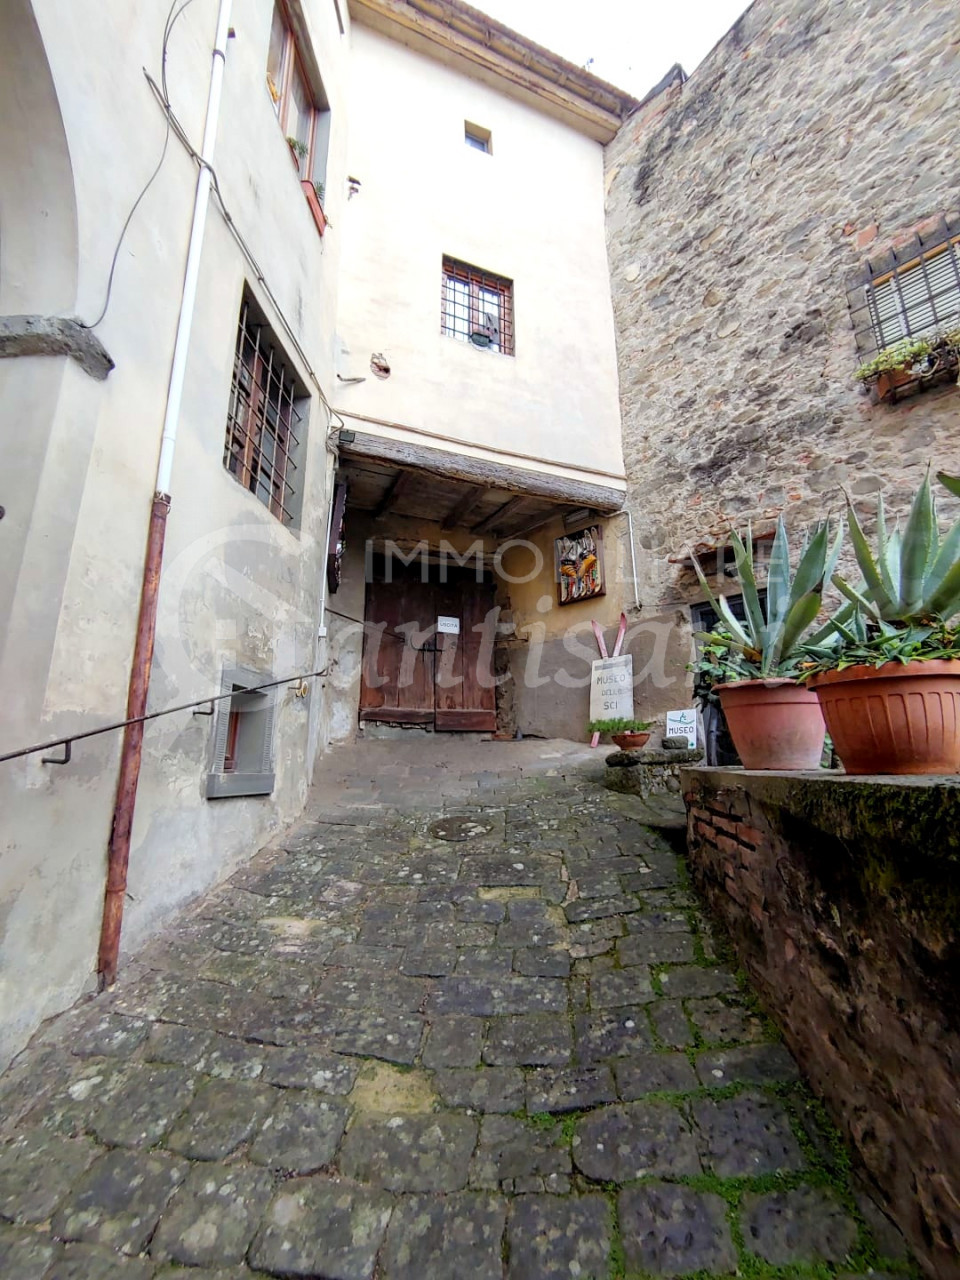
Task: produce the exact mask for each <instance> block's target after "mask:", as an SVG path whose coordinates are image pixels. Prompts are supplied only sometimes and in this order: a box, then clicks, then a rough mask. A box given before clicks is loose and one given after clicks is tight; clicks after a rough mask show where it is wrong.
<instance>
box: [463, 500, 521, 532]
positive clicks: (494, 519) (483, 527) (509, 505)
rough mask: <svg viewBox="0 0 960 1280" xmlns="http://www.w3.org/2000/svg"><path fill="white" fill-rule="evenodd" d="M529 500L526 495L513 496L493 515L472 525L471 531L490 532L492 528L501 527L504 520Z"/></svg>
mask: <svg viewBox="0 0 960 1280" xmlns="http://www.w3.org/2000/svg"><path fill="white" fill-rule="evenodd" d="M526 501H527V498H526V497H525V496H518V497H515V498H511V499H510V500H509V502H505V503H504V504H503V506H502V507H498V508H497V510H496V511H494V513H493V514H492V515H489V516H487V517H486V519H485V520H481V521H480V523H479V524H475V525H473V526H472V527H471V530H470V531H471V533H489V532H490V530H491V529H501V528H502V527H503V522H504V521H505V520H509V519H510V517H511V516H512V515H514V514H515V513H516V510H517V508H518V507H522V506H523V505H524V503H525V502H526Z"/></svg>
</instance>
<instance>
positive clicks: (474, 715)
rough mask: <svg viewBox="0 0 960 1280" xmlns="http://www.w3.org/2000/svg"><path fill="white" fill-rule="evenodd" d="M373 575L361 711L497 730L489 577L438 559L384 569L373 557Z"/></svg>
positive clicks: (400, 720)
mask: <svg viewBox="0 0 960 1280" xmlns="http://www.w3.org/2000/svg"><path fill="white" fill-rule="evenodd" d="M371 576H372V579H373V580H372V581H368V582H367V591H366V608H365V613H364V636H363V667H362V673H361V682H360V719H361V720H378V721H385V722H387V723H393V724H420V725H431V726H433V727H434V728H435V729H439V730H447V731H453V730H467V731H469V730H472V731H478V732H479V731H492V730H494V729H495V728H496V725H497V715H496V691H495V688H494V676H493V646H494V640H495V637H496V620H497V614H498V610H497V609H496V608H495V606H494V588H493V586H492V584H489V583H487V582H478V581H477V579H476V573H475V571H473V570H466V569H462V568H459V567H457V566H446V567H445V568H443V569H442V568H441V566H439V565H435V564H429V565H426V566H424V565H421V564H417V563H415V564H411V565H404V564H402V563H394V564H392V565H391V566H390V568H389V570H387V569H386V568H385V566H384V564H383V562H375V564H374V567H373V573H372V575H371ZM424 576H427V577H428V578H429V581H427V582H424V581H423V578H424ZM388 579H389V580H388ZM441 620H442V621H441Z"/></svg>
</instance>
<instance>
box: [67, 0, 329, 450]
mask: <svg viewBox="0 0 960 1280" xmlns="http://www.w3.org/2000/svg"><path fill="white" fill-rule="evenodd" d="M178 3H179V8H178V7H177V6H178ZM191 4H193V0H173V3H172V4H171V5H170V9H169V10H168V12H167V20H166V22H165V23H164V29H163V41H162V44H161V56H160V81H161V83H160V84H159V85H158V84H157V82H156V81H155V80H154V78H153V77H152V76H151V75H150V74H149V72H148V71H147V69H146V68H145V67H144V68H143V74H144V76H145V77H146V80H147V83H148V84H149V86H150V88H151V89H152V91H153V93H154V96H155V97H156V99H157V101H158V102H159V104H160V107H161V109H162V111H163V113H164V122H165V130H164V138H163V147H162V149H161V152H160V158H159V160H158V161H157V164H156V167H155V168H154V170H153V172H152V173H151V175H150V177H149V178H148V180H147V182H146V183H145V185H144V186H143V188H142V189H141V191H140V193H139V195H138V196H137V198H136V200H135V201H134V203H133V205H132V206H131V209H130V212H129V213H128V214H127V217H126V219H125V221H124V224H123V227H122V228H121V231H120V236H119V239H118V240H117V244H116V247H115V249H114V251H113V257H112V260H111V264H110V273H109V276H108V278H107V291H106V297H105V299H104V303H103V307H102V309H101V311H100V314H99V315H98V316H97V318H96V320H94V321H93V323H92V324H84V325H82V327H83V328H85V329H95V328H96V327H97V326H98V325H99V324H100V323H101V322H102V321H103V319H104V317H105V316H106V314H107V310H108V308H109V306H110V298H111V295H112V292H113V278H114V274H115V272H116V267H117V262H118V260H119V257H120V249H121V248H122V246H123V241H124V237H125V236H126V233H127V230H128V228H129V226H130V223H131V222H132V220H133V217H134V215H135V213H136V211H137V209H138V208H139V207H140V204H141V203H142V201H143V199H144V197H145V196H146V194H147V192H148V191H149V190H150V188H151V186H152V185H153V183H154V182H155V180H156V178H157V176H158V175H159V173H160V170H161V168H162V167H163V162H164V160H165V159H166V156H167V149H168V147H169V142H170V133H171V130H172V131H173V132H174V133H175V134H176V136H177V137H178V138H179V140H180V142H181V143H182V145H183V146H184V148H185V149H186V150H187V152H188V153H189V154H190V156H191V157H192V159H193V160H194V161H195V162H196V163H197V164H198V165H202V166H204V167H205V168H206V169H207V170H208V171H209V173H210V178H211V182H212V185H213V191H214V194H215V196H216V198H217V203H218V205H219V206H220V212H221V214H222V215H223V218H224V221H225V222H226V224H227V227H228V228H229V230H230V232H231V234H232V235H233V237H234V239H235V240H236V242H237V244H238V245H239V246H240V249H241V251H242V253H243V255H244V257H245V258H246V259H247V262H248V263H249V264H250V267H251V268H252V270H253V273H254V276H255V278H256V281H257V283H258V284H259V285H260V287H261V288H262V289H263V291H264V293H265V294H266V297H267V299H268V300H269V302H270V304H271V306H272V307H273V309H274V311H275V312H276V314H277V316H278V318H279V320H280V323H281V326H282V327H283V330H284V332H285V333H286V335H287V337H288V339H289V340H290V342H291V344H292V345H293V347H294V349H295V350H296V352H297V355H298V356H299V358H300V360H301V361H302V363H303V366H304V368H305V369H306V370H307V373H308V375H309V377H310V379H311V381H312V382H313V384H314V386H315V387H316V389H317V393H318V395H319V398H320V402H321V404H322V405H323V407H324V408H325V409H326V411H327V416H328V427H327V432H326V436H325V445H326V448H327V450H328V452H329V453H331V454H332V455H333V456H334V458H337V457H338V456H339V453H338V450H337V448H336V446H335V445H334V443H333V440H332V437H333V434H334V432H335V431H338V430H339V429H340V428H341V427H343V426H345V425H346V424H345V423H344V421H343V419H342V418H341V417H340V415H339V413H337V411H336V410H335V409H334V408H333V406H332V405H331V403H330V401H329V400H328V399H327V397H326V394H325V393H324V390H323V387H322V386H321V384H320V379H319V378H318V377H317V374H316V372H315V371H314V369H313V366H312V365H311V363H310V360H309V359H308V357H307V354H306V352H305V351H304V349H303V347H302V345H301V343H300V340H299V339H298V337H297V335H296V333H295V332H294V330H293V327H292V326H291V324H290V322H289V320H288V319H287V317H286V315H285V314H284V311H283V308H282V307H281V306H280V304H279V302H278V301H277V297H276V294H275V293H274V292H273V290H272V289H271V287H270V284H269V282H268V281H267V278H266V276H265V275H264V272H263V269H262V268H261V266H260V264H259V262H258V261H257V259H256V257H255V256H254V253H253V250H252V249H251V248H250V246H249V244H248V243H247V241H246V239H245V238H244V236H243V234H242V232H241V231H240V229H239V228H238V227H237V225H236V223H235V221H234V219H233V215H232V214H231V213H230V210H229V209H228V208H227V205H226V201H225V200H224V198H223V192H222V191H221V190H220V181H219V178H218V177H217V173H216V170H215V169H214V168H213V166H212V165H210V164H207V163H206V161H204V159H203V157H202V156H201V155H200V153H199V152H198V151H197V149H196V147H194V145H193V143H192V142H191V141H190V139H189V137H188V136H187V132H186V130H185V129H184V127H183V125H181V123H180V121H179V120H178V119H177V116H176V113H175V112H174V110H173V107H172V105H171V103H170V97H169V92H168V87H167V51H168V46H169V43H170V37H171V35H172V33H173V28H174V27H175V26H176V24H177V21H178V20H179V19H180V17H181V15H182V14H183V12H184V11H185V10H186V9H187V8H188V7H189V6H190V5H191Z"/></svg>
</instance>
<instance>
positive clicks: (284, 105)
mask: <svg viewBox="0 0 960 1280" xmlns="http://www.w3.org/2000/svg"><path fill="white" fill-rule="evenodd" d="M274 13H279V15H280V21H281V22H282V24H283V50H282V52H281V55H280V84H279V85H277V84H274V82H273V79H272V77H271V75H270V72H269V70H268V71H267V73H266V83H267V92H268V93H269V94H270V97H271V99H272V100H273V106H274V111H275V112H276V116H277V120H278V121H279V123H280V128H281V129H282V130H283V136H284V138H287V137H289V136H290V135H289V127H290V126H289V117H290V103H291V100H292V96H293V93H292V90H293V76H294V71H296V72H297V73H298V74H299V76H300V79H301V81H302V82H303V84H304V85H305V87H306V90H307V93H308V94H309V97H310V102H311V108H310V125H309V129H308V139H307V142H306V144H305V145H306V148H307V154H306V155H305V156H303V157H302V158H301V157H300V156H298V155H297V154H296V153H295V152H293V150H292V148H291V154H292V155H293V159H294V162H295V163H296V168H297V174H298V176H299V178H300V179H301V181H302V182H308V183H310V185H311V186H313V183H314V181H315V178H314V169H315V167H316V160H317V126H318V122H319V119H320V114H321V111H322V110H323V108H321V107H319V106H318V105H317V99H316V93H315V91H314V87H313V84H312V82H311V77H310V76H309V75H308V74H307V68H306V65H305V62H304V58H303V55H302V54H301V52H300V45H299V42H298V40H297V33H296V30H295V28H294V24H293V20H292V18H291V16H290V10H289V8H288V6H287V4H286V0H274ZM272 21H273V18H272V15H271V24H272ZM287 145H288V146H289V143H288V144H287ZM325 176H326V175H323V177H321V179H320V181H321V182H322V181H323V180H324V178H325ZM318 200H319V197H318Z"/></svg>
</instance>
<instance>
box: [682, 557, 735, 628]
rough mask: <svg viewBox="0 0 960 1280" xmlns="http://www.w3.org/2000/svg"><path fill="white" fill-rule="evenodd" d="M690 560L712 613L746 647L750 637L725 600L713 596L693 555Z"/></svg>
mask: <svg viewBox="0 0 960 1280" xmlns="http://www.w3.org/2000/svg"><path fill="white" fill-rule="evenodd" d="M690 558H691V560H692V561H693V567H694V569H695V570H696V574H697V578H698V579H699V580H700V586H701V587H702V588H703V590H704V593H705V594H706V597H707V599H708V600H709V602H710V604H711V605H712V606H713V610H714V612H715V613H716V614H717V615H718V616H719V617H721V618H723V620H724V622H726V624H727V626H728V627H729V628H730V630H731V632H732V633H733V635H734V636H735V637H736V639H737V640H739V641H740V643H741V644H745V645H748V644H749V643H750V637H749V636H748V635H747V633H746V631H745V630H744V629H743V627H742V626H741V624H740V623H739V621H738V620H737V619H736V618H735V617H734V616H733V614H732V613H731V612H730V607H729V605H728V604H727V602H726V600H724V598H723V596H715V595H714V594H713V591H712V590H711V587H710V583H709V582H708V581H707V579H706V576H705V575H704V572H703V570H702V569H701V568H700V561H699V560H698V559H697V557H696V556H693V555H692V556H691V557H690Z"/></svg>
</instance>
